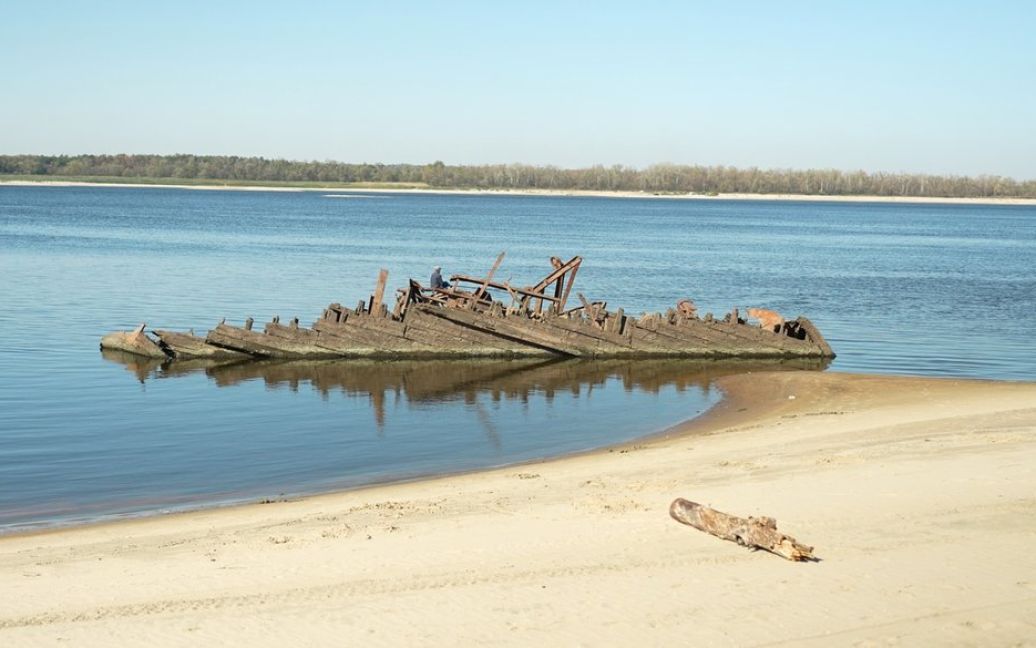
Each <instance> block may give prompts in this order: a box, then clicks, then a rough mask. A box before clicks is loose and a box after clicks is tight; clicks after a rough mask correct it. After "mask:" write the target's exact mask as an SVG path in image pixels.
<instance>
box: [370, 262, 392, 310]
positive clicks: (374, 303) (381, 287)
mask: <svg viewBox="0 0 1036 648" xmlns="http://www.w3.org/2000/svg"><path fill="white" fill-rule="evenodd" d="M387 281H388V270H386V269H384V268H382V269H381V270H380V271H379V272H378V283H377V285H375V286H374V294H373V295H372V296H371V307H370V312H372V313H377V312H378V311H379V310H381V300H382V299H383V298H384V296H385V283H386V282H387Z"/></svg>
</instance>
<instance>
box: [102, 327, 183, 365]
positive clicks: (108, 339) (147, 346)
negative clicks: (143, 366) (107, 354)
mask: <svg viewBox="0 0 1036 648" xmlns="http://www.w3.org/2000/svg"><path fill="white" fill-rule="evenodd" d="M146 326H147V324H141V325H140V326H138V327H137V328H135V329H133V330H132V331H116V332H115V333H109V334H108V335H105V336H104V337H102V338H101V348H102V349H114V350H116V351H125V352H126V353H132V354H135V355H139V356H144V357H145V358H165V357H167V356H166V353H165V351H163V350H162V347H160V346H158V344H157V343H156V342H155V341H154V340H152V339H151V338H149V337H148V336H147V333H145V332H144V328H145V327H146Z"/></svg>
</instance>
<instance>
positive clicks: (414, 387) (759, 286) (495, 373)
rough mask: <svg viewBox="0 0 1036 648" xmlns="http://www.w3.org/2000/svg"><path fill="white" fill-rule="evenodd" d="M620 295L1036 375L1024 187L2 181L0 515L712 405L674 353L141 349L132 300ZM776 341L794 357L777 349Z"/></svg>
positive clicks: (872, 351) (515, 454)
mask: <svg viewBox="0 0 1036 648" xmlns="http://www.w3.org/2000/svg"><path fill="white" fill-rule="evenodd" d="M503 250H506V251H507V257H506V259H505V261H504V264H503V266H502V267H501V270H500V271H499V274H498V276H500V277H501V278H509V277H510V278H511V279H512V280H513V281H514V282H515V283H520V284H526V283H533V282H534V280H535V279H537V278H539V277H540V276H542V275H544V274H546V273H547V271H548V270H549V262H548V259H549V257H550V256H552V255H556V256H559V257H564V258H568V257H571V256H573V255H576V254H579V255H582V256H583V257H584V258H585V261H584V264H583V266H582V268H581V270H580V272H579V277H578V280H577V288H576V289H577V290H579V291H581V292H583V293H584V294H585V295H586V296H587V297H589V298H591V299H599V298H600V299H607V300H608V302H609V304H610V305H612V306H623V307H624V308H625V309H626V311H627V312H628V313H637V312H639V311H642V310H664V309H665V308H666V307H669V306H671V305H673V304H674V303H675V301H676V300H677V299H678V298H681V297H691V298H693V299H694V300H695V302H696V303H697V304H698V305H699V308H700V309H701V310H702V311H713V312H715V313H716V314H717V315H722V314H723V313H725V312H727V311H728V310H730V308H731V307H733V306H738V307H741V308H745V307H748V306H763V307H768V308H773V309H776V310H778V311H781V312H782V313H785V314H787V315H790V316H795V315H798V314H804V315H807V316H808V317H810V318H811V319H812V320H813V322H814V323H815V324H817V326H818V327H819V328H820V330H821V331H822V332H823V333H824V334H825V336H826V337H827V339H828V341H829V342H830V343H831V345H832V346H833V347H834V349H835V351H836V352H837V353H838V354H839V356H838V358H837V359H836V360H835V361H834V363H833V365H832V366H831V370H835V371H863V372H878V373H903V374H924V375H939V376H968V377H980V378H997V379H1015V380H1032V379H1036V343H1034V341H1033V339H1032V334H1031V332H1030V331H1031V329H1032V326H1031V324H1030V323H1029V317H1030V316H1032V314H1033V313H1034V312H1036V208H1032V207H1015V206H972V205H968V206H960V205H894V204H877V203H874V204H869V203H856V204H849V203H844V204H843V203H813V202H809V203H797V202H754V201H744V202H741V201H737V202H735V201H729V202H728V201H724V202H720V201H690V200H672V199H610V198H575V197H518V196H513V197H512V196H464V195H397V194H391V195H390V194H371V193H357V192H341V191H335V192H326V193H321V192H252V191H248V192H244V191H191V190H178V189H143V188H111V187H108V188H106V187H96V188H95V187H88V188H78V187H67V188H65V187H60V188H59V187H0V286H2V288H0V297H2V308H0V531H3V530H12V529H16V528H24V527H25V526H32V525H38V524H53V523H67V522H74V521H80V520H86V519H95V518H103V517H110V516H118V515H128V514H137V513H141V512H155V511H160V510H171V509H176V508H184V507H195V506H202V505H210V504H216V503H224V502H234V501H250V500H251V501H254V500H258V499H264V498H277V497H281V496H282V495H293V494H298V493H305V492H315V491H321V490H331V489H335V488H343V487H348V486H354V485H358V484H363V483H371V482H375V481H383V480H391V479H405V478H411V477H416V476H420V475H427V474H433V473H441V472H450V471H457V470H468V469H474V468H479V467H486V466H493V465H500V464H507V463H512V462H517V461H521V460H525V459H531V458H537V457H544V456H551V455H557V454H561V453H567V452H573V451H578V450H583V449H589V448H593V447H599V446H602V445H607V444H611V443H615V442H619V441H623V440H628V439H632V438H636V437H639V436H643V435H646V434H650V433H652V432H657V431H660V430H663V429H665V428H666V427H668V426H671V425H673V424H675V423H677V422H679V421H681V420H684V419H687V418H690V417H692V416H694V415H696V414H697V413H699V412H701V411H703V410H705V409H707V408H708V407H709V406H710V405H711V404H713V403H714V402H716V400H717V399H718V397H719V394H718V393H717V390H716V389H715V388H714V386H713V381H714V379H715V378H716V377H717V376H718V375H721V374H723V373H729V372H731V371H743V370H745V369H746V366H745V365H720V366H716V365H702V364H699V363H694V362H647V363H630V362H610V363H608V362H605V363H580V362H453V363H436V364H429V363H342V362H337V363H326V362H325V363H290V364H272V365H271V364H252V365H244V366H240V365H239V366H222V367H211V366H208V367H206V366H191V365H179V366H177V365H173V366H159V365H155V364H148V363H145V362H135V361H130V362H126V361H125V359H120V358H117V357H105V356H102V354H101V353H100V352H99V351H98V348H97V343H98V340H99V339H100V336H101V335H102V334H103V333H105V332H108V331H112V330H118V329H128V328H131V327H133V326H135V325H136V324H139V323H140V322H141V321H147V322H148V323H149V324H150V325H154V326H157V327H161V328H170V329H184V330H186V329H188V328H194V329H195V330H196V331H205V330H207V329H208V328H210V327H211V326H213V325H214V324H215V323H217V322H218V321H219V320H220V319H221V318H223V317H226V318H227V319H228V321H230V322H234V323H237V322H241V321H243V320H244V319H245V318H246V317H249V316H252V317H254V318H255V319H256V321H257V322H264V321H266V320H267V319H269V318H270V317H271V316H273V315H280V316H281V317H282V318H285V319H286V318H290V317H293V316H296V315H297V316H299V317H300V319H301V320H302V322H303V323H304V324H305V323H309V322H311V321H312V320H313V319H315V318H316V317H317V316H318V315H319V314H320V312H321V311H322V310H323V308H324V307H325V306H326V305H327V304H328V303H330V302H332V301H340V302H342V303H345V304H354V303H355V302H356V301H358V300H359V299H360V298H363V297H365V296H367V295H369V294H370V292H371V290H372V289H373V284H374V280H375V279H376V277H377V273H378V269H379V268H382V267H384V268H387V269H388V270H389V272H390V274H389V283H390V285H393V286H400V285H402V284H403V283H404V281H405V279H406V277H409V276H413V277H416V278H418V279H421V280H422V281H425V280H427V276H428V274H429V272H430V269H431V267H432V266H433V265H437V264H441V265H442V266H443V268H444V273H445V274H449V273H452V272H463V273H469V274H483V273H484V272H485V271H486V270H487V269H488V267H489V266H490V265H491V264H492V262H493V260H494V259H495V258H496V255H497V254H498V253H499V252H501V251H503ZM784 368H789V369H796V368H801V367H797V366H794V365H790V366H789V365H785V366H784Z"/></svg>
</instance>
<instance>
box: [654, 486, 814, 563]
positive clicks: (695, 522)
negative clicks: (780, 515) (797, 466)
mask: <svg viewBox="0 0 1036 648" xmlns="http://www.w3.org/2000/svg"><path fill="white" fill-rule="evenodd" d="M669 515H671V516H672V517H673V519H674V520H676V521H677V522H680V523H683V524H686V525H689V526H692V527H694V528H695V529H698V530H699V531H704V532H705V533H708V534H711V535H714V536H716V537H717V538H722V539H724V540H730V541H731V542H736V543H738V544H739V545H743V546H746V547H753V548H756V549H764V550H766V551H769V552H771V553H775V554H777V555H778V556H781V557H783V558H787V559H788V560H796V561H801V560H816V559H815V558H814V557H813V547H810V546H807V545H804V544H802V543H800V542H799V541H798V540H796V539H795V538H793V537H791V536H787V535H784V534H783V533H781V532H779V531H778V530H777V521H776V520H774V519H773V518H770V517H761V518H755V517H748V518H741V517H737V516H736V515H730V514H729V513H723V512H722V511H717V510H715V509H712V508H709V507H707V506H703V505H701V504H698V503H697V502H691V501H690V500H685V499H683V498H682V497H678V498H676V499H675V500H673V503H672V504H671V505H670V506H669Z"/></svg>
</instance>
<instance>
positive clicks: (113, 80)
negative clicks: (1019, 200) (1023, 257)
mask: <svg viewBox="0 0 1036 648" xmlns="http://www.w3.org/2000/svg"><path fill="white" fill-rule="evenodd" d="M0 8H2V11H0V43H2V44H3V51H4V53H5V61H4V63H3V65H2V68H0V93H2V94H0V153H70V154H72V153H115V152H128V153H176V152H181V153H198V154H238V155H263V156H267V157H284V158H289V159H315V160H324V159H334V160H343V161H350V162H362V161H368V162H414V163H425V162H431V161H434V160H437V159H441V160H443V161H445V162H447V163H457V164H463V163H495V162H527V163H533V164H555V165H560V166H584V165H591V164H598V163H600V164H606V165H610V164H626V165H632V166H638V167H642V166H646V165H649V164H652V163H655V162H674V163H692V164H708V165H712V164H727V165H737V166H759V167H779V168H787V167H795V168H804V167H819V168H839V169H865V170H868V171H881V170H884V171H908V172H931V173H951V174H983V173H988V174H999V175H1008V176H1013V177H1016V178H1020V179H1031V178H1036V2H1030V1H1017V2H998V1H985V2H980V1H975V2H968V3H965V2H905V1H904V2H883V1H868V2H830V1H828V2H794V1H792V0H788V1H785V2H776V1H773V0H767V1H765V2H729V3H723V2H650V1H641V2H615V3H605V2H599V3H591V2H543V3H540V2H533V1H531V0H529V1H524V2H512V3H504V2H491V1H487V0H483V1H480V2H455V3H445V2H444V3H433V2H414V3H409V2H392V3H378V2H371V1H369V0H368V1H366V2H357V3H344V2H343V3H334V2H327V3H318V2H312V3H307V2H283V1H282V2H270V3H265V2H230V1H226V2H163V3H156V2H141V1H139V0H138V1H135V2H103V1H96V2H13V1H11V0H6V1H5V2H4V3H3V6H2V7H0Z"/></svg>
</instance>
